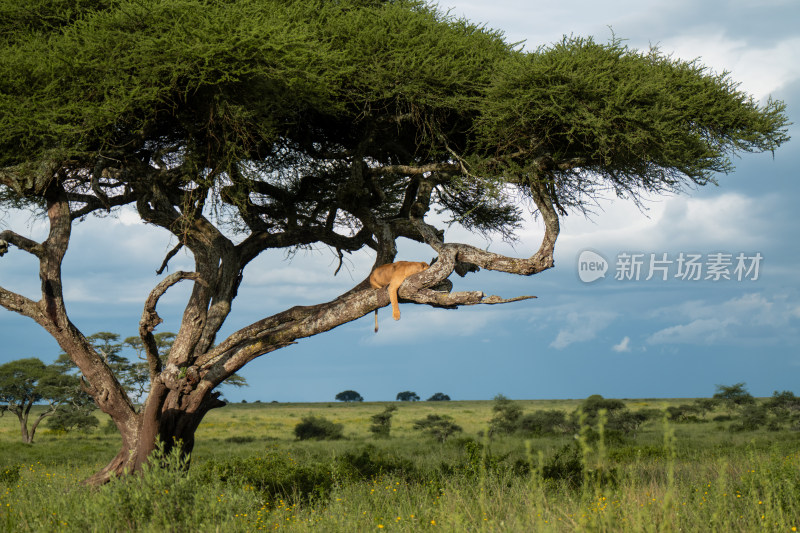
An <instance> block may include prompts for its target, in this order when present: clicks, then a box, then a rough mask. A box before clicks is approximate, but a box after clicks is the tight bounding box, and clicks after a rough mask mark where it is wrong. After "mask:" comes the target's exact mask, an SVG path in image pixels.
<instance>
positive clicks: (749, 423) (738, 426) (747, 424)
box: [728, 403, 768, 431]
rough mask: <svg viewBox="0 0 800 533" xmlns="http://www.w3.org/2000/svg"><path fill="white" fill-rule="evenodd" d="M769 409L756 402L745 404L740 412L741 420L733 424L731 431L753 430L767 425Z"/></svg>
mask: <svg viewBox="0 0 800 533" xmlns="http://www.w3.org/2000/svg"><path fill="white" fill-rule="evenodd" d="M767 419H768V411H767V409H766V408H765V407H764V406H763V405H757V404H755V403H748V404H745V405H744V407H742V409H741V413H740V414H739V421H738V422H737V423H735V424H731V426H730V427H729V428H728V429H730V430H731V431H753V430H756V429H758V428H760V427H762V426H764V425H766V423H767Z"/></svg>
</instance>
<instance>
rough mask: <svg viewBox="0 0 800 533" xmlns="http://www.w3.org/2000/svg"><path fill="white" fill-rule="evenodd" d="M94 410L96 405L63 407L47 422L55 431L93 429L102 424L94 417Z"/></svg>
mask: <svg viewBox="0 0 800 533" xmlns="http://www.w3.org/2000/svg"><path fill="white" fill-rule="evenodd" d="M92 411H94V406H91V407H88V408H87V407H86V406H81V407H72V406H67V407H62V408H61V409H59V410H58V411H56V412H55V413H54V414H53V416H51V417H50V418H49V419H48V420H47V422H46V424H47V427H48V428H50V429H52V430H53V431H63V432H65V433H66V432H69V431H74V430H77V431H86V432H88V431H92V430H93V429H95V428H97V427H98V426H99V425H100V421H99V420H97V419H96V418H95V417H94V415H93V414H92ZM116 429H117V427H116V426H114V430H115V431H116Z"/></svg>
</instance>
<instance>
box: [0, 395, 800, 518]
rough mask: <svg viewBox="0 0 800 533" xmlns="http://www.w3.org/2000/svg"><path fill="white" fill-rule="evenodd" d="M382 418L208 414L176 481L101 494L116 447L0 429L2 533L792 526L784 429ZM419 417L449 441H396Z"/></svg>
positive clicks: (164, 474) (793, 496)
mask: <svg viewBox="0 0 800 533" xmlns="http://www.w3.org/2000/svg"><path fill="white" fill-rule="evenodd" d="M685 402H686V400H685V399H681V400H649V401H645V400H631V401H627V402H626V403H627V405H628V407H629V408H631V409H639V408H653V407H656V408H665V407H667V406H669V405H677V404H679V403H685ZM518 403H519V404H520V405H521V406H522V407H523V409H524V411H525V412H530V411H533V410H535V409H554V408H557V409H564V410H568V411H572V410H574V409H575V407H576V406H577V405H578V403H579V402H578V401H558V402H556V401H552V402H544V401H542V402H540V401H531V402H518ZM398 405H399V409H398V411H397V412H396V414H395V417H394V418H393V425H392V438H390V439H384V440H375V439H373V438H372V437H371V434H370V433H369V431H368V428H369V424H370V420H369V419H370V416H372V415H374V414H376V413H378V412H381V411H382V410H383V409H384V407H385V404H383V403H363V404H347V405H345V404H339V403H331V404H235V405H230V406H228V407H226V408H224V409H219V410H216V411H213V412H212V413H210V414H209V415H208V416H207V417H206V420H205V421H204V423H203V424H202V425H201V427H200V430H199V431H198V435H197V445H196V447H195V453H194V455H193V457H192V467H191V468H190V469H189V471H188V472H185V471H183V470H181V469H180V468H172V469H166V470H162V469H154V470H152V471H148V472H146V473H145V474H144V475H142V476H134V477H130V478H125V479H121V480H118V481H116V482H112V483H110V484H108V485H106V486H103V487H100V488H89V487H85V486H83V485H81V484H80V480H81V479H84V478H85V477H87V476H88V475H90V474H91V473H92V472H93V471H94V470H96V469H97V468H99V467H100V466H102V465H103V464H104V463H105V461H107V460H108V459H109V458H110V457H111V456H112V455H113V454H114V453H115V452H116V451H117V445H118V437H117V436H115V435H113V434H112V435H108V434H104V433H102V432H101V431H96V432H94V433H90V434H67V435H58V434H54V433H51V432H49V431H47V430H45V429H44V428H43V429H41V430H40V432H39V433H37V439H36V441H37V442H36V443H35V444H33V445H24V444H22V443H21V442H18V441H19V434H18V428H17V427H16V418H12V417H9V416H5V417H2V418H0V531H109V532H110V531H253V530H275V529H281V530H290V531H305V530H315V531H325V532H337V531H341V532H353V531H565V532H566V531H741V532H750V531H796V528H800V518H798V517H800V447H799V446H798V444H800V435H798V433H797V432H792V431H788V430H785V431H771V432H768V431H765V430H764V431H762V430H759V431H751V432H735V433H733V432H730V431H728V429H727V428H728V425H729V424H730V423H728V422H706V423H694V424H673V425H665V424H664V423H663V422H662V421H659V420H655V421H650V422H647V423H646V424H645V425H644V427H643V428H642V429H641V431H640V432H639V434H638V435H637V437H636V439H632V438H623V439H620V438H609V439H604V440H603V441H599V442H594V443H589V442H588V441H587V439H586V438H575V437H574V436H561V437H546V438H533V439H526V438H523V437H520V436H516V435H512V436H505V437H502V438H494V439H492V440H489V439H488V438H487V437H486V436H485V431H486V429H487V427H488V421H489V420H490V419H491V416H492V411H491V408H492V402H488V401H487V402H436V403H428V402H417V403H402V404H398ZM432 413H436V414H445V415H448V416H451V417H452V418H453V419H454V421H455V423H457V424H459V425H461V426H462V427H463V428H464V432H463V434H459V435H457V436H456V437H453V438H451V439H450V440H448V441H447V442H445V443H444V444H439V443H437V442H435V441H433V440H432V439H429V438H427V437H424V436H421V435H420V434H419V432H417V431H414V430H413V429H412V426H413V421H414V420H416V419H420V418H424V417H425V416H426V415H427V414H432ZM308 414H314V415H317V416H324V417H326V418H328V419H329V420H331V421H334V422H336V423H341V424H344V427H345V435H346V437H347V438H346V439H345V440H340V441H302V442H299V441H295V440H293V434H292V429H293V427H294V425H295V424H296V423H298V422H299V421H300V419H301V418H302V417H303V416H306V415H308ZM711 416H713V415H710V416H709V418H711ZM103 422H104V421H103ZM481 432H483V433H484V435H481ZM582 435H583V437H586V435H587V433H586V431H584V432H582ZM559 454H560V455H559ZM557 456H558V457H560V459H558V460H557V459H556V457H557ZM177 461H178V460H177V459H176V458H175V457H172V458H167V462H168V463H171V464H173V465H175V464H176V463H177ZM793 528H794V529H793Z"/></svg>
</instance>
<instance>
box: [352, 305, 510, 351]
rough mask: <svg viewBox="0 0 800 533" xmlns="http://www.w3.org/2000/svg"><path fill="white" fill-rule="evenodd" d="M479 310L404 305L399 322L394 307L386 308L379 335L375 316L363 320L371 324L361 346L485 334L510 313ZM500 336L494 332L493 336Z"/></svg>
mask: <svg viewBox="0 0 800 533" xmlns="http://www.w3.org/2000/svg"><path fill="white" fill-rule="evenodd" d="M478 307H480V309H474V308H473V309H463V308H462V309H459V310H457V311H449V310H445V309H430V308H425V307H423V306H419V305H402V304H401V305H400V312H401V318H400V320H398V321H395V320H392V318H391V316H392V312H391V308H390V307H384V308H382V309H380V310H379V311H378V322H379V325H380V329H379V331H378V333H377V334H375V333H373V330H372V325H373V322H372V320H373V314H372V313H370V314H369V315H367V316H368V317H369V321H365V320H362V321H361V323H363V324H369V333H368V335H365V336H364V337H363V338H362V340H361V344H366V345H377V346H384V345H395V344H408V343H419V342H420V341H424V340H426V339H434V338H435V339H436V340H437V342H440V341H441V340H442V339H447V338H452V337H471V336H475V335H479V334H485V333H486V331H487V328H489V327H490V326H491V325H493V324H497V323H498V322H502V321H504V318H505V317H506V313H507V312H508V311H503V310H501V309H494V308H490V307H489V308H487V307H486V306H478ZM496 333H497V331H496V329H494V330H493V332H492V335H493V336H494V335H495V334H496Z"/></svg>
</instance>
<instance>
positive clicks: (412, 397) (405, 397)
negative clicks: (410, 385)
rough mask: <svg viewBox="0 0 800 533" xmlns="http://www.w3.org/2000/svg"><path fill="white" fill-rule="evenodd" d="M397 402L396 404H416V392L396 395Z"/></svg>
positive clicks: (417, 398) (417, 399)
mask: <svg viewBox="0 0 800 533" xmlns="http://www.w3.org/2000/svg"><path fill="white" fill-rule="evenodd" d="M396 399H397V401H398V402H418V401H419V396H418V395H417V393H416V392H411V391H410V390H407V391H404V392H398V393H397V398H396Z"/></svg>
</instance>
